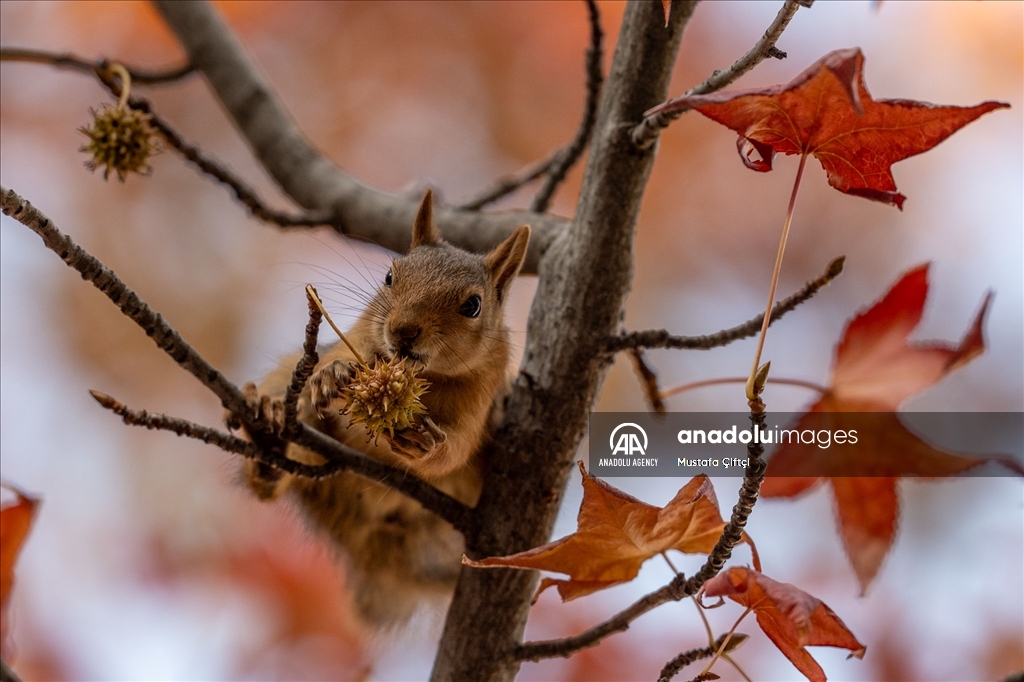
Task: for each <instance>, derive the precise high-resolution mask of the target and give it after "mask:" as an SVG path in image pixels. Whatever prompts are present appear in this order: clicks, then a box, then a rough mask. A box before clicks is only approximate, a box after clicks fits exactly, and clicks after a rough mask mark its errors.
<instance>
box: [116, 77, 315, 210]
mask: <svg viewBox="0 0 1024 682" xmlns="http://www.w3.org/2000/svg"><path fill="white" fill-rule="evenodd" d="M96 75H97V77H98V78H99V79H100V82H101V83H103V85H105V86H106V87H107V89H108V90H110V92H111V94H112V95H114V97H120V96H121V82H120V81H119V80H118V79H117V78H115V77H114V75H113V74H112V73H111V72H110V71H109V70H106V69H104V70H101V71H97V72H96ZM128 106H129V107H131V108H132V109H136V110H138V111H142V112H144V113H147V114H149V115H150V123H151V124H152V126H153V127H154V128H156V130H157V131H158V132H159V133H160V135H161V137H163V139H164V140H165V141H166V142H167V144H168V145H170V146H171V148H173V149H175V150H177V151H178V152H179V153H180V154H181V155H182V156H183V157H185V160H186V161H188V162H189V163H191V164H192V165H194V166H195V167H196V168H198V169H199V171H200V172H202V173H205V174H206V175H209V176H210V177H212V178H213V179H215V180H217V181H218V182H220V183H221V184H222V185H226V186H227V187H228V189H230V190H231V191H232V192H233V193H234V195H235V198H236V199H238V200H239V201H240V202H242V204H243V205H244V206H245V207H246V208H248V209H249V213H251V214H252V216H253V217H255V218H258V219H259V220H262V221H264V222H267V223H270V224H271V225H276V226H278V227H283V228H287V227H314V226H317V225H329V224H330V223H331V222H332V216H331V212H330V211H326V210H320V211H305V212H303V213H299V214H297V215H293V214H290V213H287V212H285V211H277V210H275V209H272V208H270V207H268V206H267V205H266V204H264V203H263V201H261V200H260V198H259V195H257V194H256V191H255V190H253V189H252V188H251V187H249V186H248V185H247V184H246V183H245V182H243V181H242V180H241V179H240V178H238V177H237V176H235V174H234V173H232V172H231V171H229V170H228V169H227V168H226V167H224V166H223V165H221V164H220V163H219V162H218V161H215V160H214V159H212V158H210V157H209V156H207V155H205V154H204V153H203V152H202V150H201V149H199V147H197V146H196V145H194V144H192V143H191V142H189V141H188V140H186V139H185V138H184V136H182V135H181V133H179V132H178V131H177V130H175V129H174V127H172V126H171V124H170V123H168V122H167V121H165V120H164V119H163V118H162V117H161V116H160V115H159V114H157V113H156V111H155V110H154V109H153V105H152V104H151V103H150V102H149V100H148V99H145V98H144V97H135V96H131V97H129V98H128Z"/></svg>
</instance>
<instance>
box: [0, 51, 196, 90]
mask: <svg viewBox="0 0 1024 682" xmlns="http://www.w3.org/2000/svg"><path fill="white" fill-rule="evenodd" d="M0 61H5V62H32V63H35V64H49V65H51V66H56V67H58V68H62V69H71V70H74V71H81V72H83V73H92V74H96V73H98V72H100V71H105V70H106V69H107V68H108V67H109V66H110V64H111V63H112V62H114V61H116V60H107V59H100V60H96V61H90V60H88V59H84V58H82V57H79V56H77V55H74V54H72V53H70V52H49V51H47V50H34V49H31V48H25V47H0ZM118 63H121V62H118ZM125 68H126V69H128V73H129V74H130V75H131V78H132V82H134V83H135V84H136V85H161V84H164V83H173V82H175V81H179V80H181V79H182V78H184V77H186V76H188V75H190V74H192V73H193V72H194V71H195V70H196V69H195V67H194V66H192V65H191V64H184V65H182V66H179V67H176V68H172V69H140V68H138V67H129V66H125Z"/></svg>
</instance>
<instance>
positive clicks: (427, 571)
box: [245, 191, 530, 628]
mask: <svg viewBox="0 0 1024 682" xmlns="http://www.w3.org/2000/svg"><path fill="white" fill-rule="evenodd" d="M431 214H432V210H431V194H430V192H429V191H428V192H427V194H426V196H425V197H424V198H423V202H422V204H421V206H420V209H419V212H418V214H417V217H416V222H415V224H414V226H413V236H412V248H411V249H410V251H409V253H408V254H407V255H406V256H404V257H402V258H399V259H397V260H395V261H394V263H393V264H392V268H391V273H392V283H391V285H390V286H382V287H381V288H380V289H379V290H378V291H377V293H376V295H375V297H374V298H373V300H372V301H371V303H370V304H369V305H368V306H367V308H366V310H365V311H364V312H363V314H362V315H361V316H360V318H359V320H358V321H357V322H356V324H355V325H354V327H353V328H352V330H351V331H350V332H349V333H348V334H346V336H347V337H348V338H349V340H350V341H351V342H352V344H353V345H354V346H355V347H356V349H357V350H358V351H359V354H360V355H361V356H362V357H363V358H364V359H365V360H367V361H368V362H371V363H372V361H373V358H384V359H391V358H392V357H393V356H394V355H395V354H401V355H404V356H406V357H409V358H411V359H412V360H414V361H416V362H418V363H420V364H421V365H422V366H423V368H424V371H423V372H422V373H421V376H422V377H423V378H424V379H426V380H427V381H428V382H430V388H429V391H428V392H427V393H426V394H425V395H424V396H423V397H422V401H423V404H424V405H425V407H426V409H427V414H428V415H429V417H430V419H431V420H432V421H433V422H434V423H435V424H436V425H437V426H438V427H439V428H440V429H441V431H443V433H444V436H443V437H441V438H433V437H430V436H427V437H426V438H423V437H417V438H414V439H410V438H403V437H401V436H400V435H399V434H396V437H394V438H389V437H388V435H387V434H386V433H385V434H384V435H382V436H381V437H380V438H379V439H378V441H377V443H374V442H373V441H372V440H368V437H367V433H366V431H365V429H363V428H362V427H353V428H349V427H348V422H347V419H346V417H345V416H343V415H340V414H339V411H338V407H339V406H338V404H337V403H336V402H335V399H336V398H337V395H338V388H339V386H340V385H341V383H342V382H344V381H345V380H346V378H347V376H348V372H349V369H350V368H351V367H352V366H353V364H354V362H355V358H354V357H353V355H352V353H351V351H349V349H348V348H347V347H346V346H345V345H344V344H343V343H341V342H339V343H338V344H336V345H335V346H334V347H333V348H331V349H330V351H328V352H326V353H324V354H323V355H322V357H321V360H320V363H319V364H318V365H317V368H316V370H315V371H314V374H313V377H312V378H311V379H310V381H309V383H308V384H307V386H306V389H305V390H304V391H303V394H302V397H301V399H300V402H299V407H300V410H299V417H300V419H301V420H302V421H304V422H305V423H307V424H310V425H312V426H314V427H316V428H317V429H319V430H321V431H324V432H325V433H327V434H330V435H331V436H333V437H334V438H336V439H338V440H339V441H341V442H342V443H345V444H346V445H349V446H351V447H353V448H356V449H358V450H361V451H362V452H364V453H366V454H367V455H370V456H372V457H375V458H377V459H380V460H382V461H384V462H387V463H389V464H392V465H395V466H398V467H401V468H404V469H406V470H408V471H410V472H411V473H412V474H414V475H416V476H419V477H420V478H423V479H424V480H427V481H429V482H430V483H432V484H433V485H434V486H436V487H437V488H439V489H441V490H443V491H444V492H446V493H448V494H449V495H452V496H453V497H455V498H457V499H459V500H461V501H462V502H464V503H466V504H469V505H475V504H476V502H477V499H478V497H479V495H480V460H479V453H480V450H481V448H482V446H483V445H484V443H485V440H486V438H487V437H488V433H489V418H490V417H491V416H492V409H493V408H494V406H495V403H496V399H497V398H498V396H499V394H501V393H502V390H503V387H504V386H505V385H506V382H507V372H508V364H509V344H508V329H507V328H506V327H505V325H504V322H503V320H502V317H503V307H504V302H505V300H506V299H507V294H508V289H509V286H510V284H511V282H512V280H513V279H514V278H515V276H516V274H517V273H518V272H519V267H520V265H521V264H522V261H523V258H524V256H525V254H526V247H527V244H528V242H529V237H530V228H529V227H528V226H526V225H523V226H521V227H519V228H518V229H517V230H516V231H515V232H513V234H512V235H511V236H510V237H509V238H508V239H506V240H505V241H504V242H503V243H502V244H500V245H498V246H497V247H496V248H495V249H494V250H493V251H492V252H491V253H489V254H488V255H487V256H485V257H482V256H477V255H474V254H471V253H468V252H466V251H463V250H461V249H458V248H456V247H454V246H452V245H450V244H447V243H445V242H444V241H443V240H442V239H441V237H440V234H439V233H438V231H437V229H436V227H435V226H434V224H433V220H432V215H431ZM473 295H477V296H479V297H480V300H481V311H480V314H479V317H476V318H471V317H467V316H465V315H463V314H460V312H459V309H460V306H463V305H464V304H466V302H467V299H469V298H470V296H473ZM296 359H297V358H296V357H295V356H292V357H288V358H285V360H284V361H283V362H282V364H281V366H280V367H278V368H277V369H276V370H274V372H272V373H271V374H270V376H268V377H267V379H266V380H265V381H264V383H263V384H262V385H261V386H260V387H259V394H262V395H264V396H266V395H269V396H272V397H274V398H276V399H280V398H281V397H282V396H283V395H284V392H285V387H286V386H287V383H288V380H289V378H290V374H291V368H292V367H294V366H295V361H296ZM288 456H289V457H290V458H292V459H295V460H298V461H304V462H307V463H319V462H320V461H322V460H321V459H320V457H319V456H318V455H316V454H314V453H312V452H310V451H308V450H304V449H302V448H299V447H297V446H291V447H290V448H289V450H288ZM245 473H246V476H247V481H248V484H249V486H250V488H252V490H253V491H254V492H255V493H256V494H257V496H258V497H259V498H260V499H266V500H269V499H274V498H276V497H278V496H279V495H281V494H282V493H283V492H285V491H286V490H289V491H290V492H291V493H293V495H294V496H295V498H296V499H297V501H298V502H299V505H300V506H301V508H302V509H303V511H304V512H305V514H306V516H307V518H308V520H309V522H310V524H311V526H312V527H313V528H314V529H315V530H317V531H319V532H322V533H324V534H326V535H327V536H328V537H329V538H330V539H331V540H332V541H333V542H334V543H335V545H336V546H337V547H338V548H340V549H341V550H342V554H343V555H344V557H345V560H346V564H347V567H348V572H347V578H348V584H349V586H350V588H351V589H352V590H353V591H354V595H355V602H356V606H357V609H358V611H359V614H360V616H361V617H362V618H363V619H364V620H365V621H366V623H367V624H368V625H370V626H371V627H375V628H381V627H388V626H393V625H398V624H401V623H404V622H405V621H406V620H408V618H409V617H410V616H411V615H412V614H413V612H414V611H415V610H416V608H417V606H418V605H419V604H420V603H421V602H422V601H424V600H429V599H431V598H445V597H447V596H448V595H450V593H451V590H452V589H453V588H454V585H455V580H456V578H457V576H458V572H459V566H460V558H461V555H462V552H463V540H462V536H461V535H460V534H459V533H458V532H457V531H456V530H454V529H453V528H452V527H451V526H450V525H449V524H448V523H446V522H444V521H442V520H441V519H439V518H438V517H437V516H435V515H434V514H432V513H430V512H428V511H426V510H424V509H423V507H422V506H420V504H419V503H418V502H415V501H414V500H411V499H409V498H407V497H405V496H404V495H402V494H401V493H398V492H396V491H394V490H392V489H390V488H388V487H386V486H384V485H381V484H378V483H375V482H374V481H370V480H368V479H366V478H363V477H361V476H358V475H356V474H351V473H342V474H339V475H337V476H335V477H333V478H330V479H327V480H323V481H310V480H305V479H299V478H296V477H293V476H290V475H287V474H284V475H281V474H280V472H276V471H268V470H267V469H266V468H265V467H264V468H260V467H259V466H257V465H254V464H253V463H247V464H246V472H245Z"/></svg>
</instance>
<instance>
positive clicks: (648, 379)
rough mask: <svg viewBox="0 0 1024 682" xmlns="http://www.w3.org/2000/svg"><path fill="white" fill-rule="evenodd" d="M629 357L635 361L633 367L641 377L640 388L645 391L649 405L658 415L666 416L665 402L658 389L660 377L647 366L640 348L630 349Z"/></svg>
mask: <svg viewBox="0 0 1024 682" xmlns="http://www.w3.org/2000/svg"><path fill="white" fill-rule="evenodd" d="M629 357H630V358H631V359H632V360H633V367H634V368H635V369H636V373H637V374H638V375H639V376H640V386H641V387H642V388H643V389H644V396H645V397H646V398H647V404H648V405H650V406H651V410H653V411H654V412H655V413H656V414H665V401H664V400H663V399H662V395H661V390H660V389H659V388H658V375H657V374H656V373H655V372H654V370H653V369H651V366H650V365H648V364H647V359H646V358H645V357H644V352H643V350H642V349H640V348H630V349H629Z"/></svg>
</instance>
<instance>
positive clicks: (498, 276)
mask: <svg viewBox="0 0 1024 682" xmlns="http://www.w3.org/2000/svg"><path fill="white" fill-rule="evenodd" d="M529 245H530V226H529V225H520V226H519V227H517V228H516V229H515V232H513V233H512V234H511V235H509V237H508V239H506V240H505V241H503V242H502V243H500V244H498V245H497V246H496V247H494V250H493V251H491V252H490V253H489V254H487V257H486V258H484V265H486V266H487V271H488V272H490V273H491V281H492V282H494V288H495V289H497V290H498V300H499V301H504V300H505V294H507V293H508V288H509V287H510V286H511V285H512V280H514V279H515V278H516V275H518V274H519V268H520V267H522V265H523V259H524V258H526V247H527V246H529Z"/></svg>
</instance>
